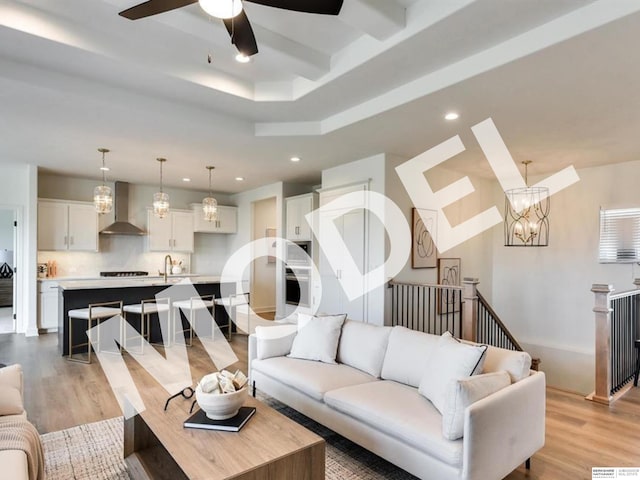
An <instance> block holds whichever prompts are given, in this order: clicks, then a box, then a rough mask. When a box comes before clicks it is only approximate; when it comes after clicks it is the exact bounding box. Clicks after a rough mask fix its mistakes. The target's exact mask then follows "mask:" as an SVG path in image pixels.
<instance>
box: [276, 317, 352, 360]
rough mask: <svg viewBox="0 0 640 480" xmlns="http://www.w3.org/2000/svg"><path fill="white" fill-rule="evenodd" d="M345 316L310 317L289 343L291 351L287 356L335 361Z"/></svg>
mask: <svg viewBox="0 0 640 480" xmlns="http://www.w3.org/2000/svg"><path fill="white" fill-rule="evenodd" d="M346 317H347V315H346V314H344V315H330V316H326V317H312V318H311V319H309V321H308V322H306V323H305V324H304V326H303V327H302V328H300V329H299V330H298V334H297V335H296V337H295V338H294V339H293V344H292V345H291V353H290V354H289V355H287V356H288V357H291V358H301V359H304V360H315V361H319V362H324V363H336V354H337V353H338V341H339V340H340V332H341V331H342V324H343V323H344V320H345V318H346ZM298 325H300V324H299V323H298Z"/></svg>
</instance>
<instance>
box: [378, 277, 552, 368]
mask: <svg viewBox="0 0 640 480" xmlns="http://www.w3.org/2000/svg"><path fill="white" fill-rule="evenodd" d="M478 283H479V281H478V279H477V278H465V279H464V280H463V282H462V286H452V285H435V284H420V283H405V282H397V281H393V280H392V281H391V282H389V288H391V289H392V296H391V323H392V325H394V326H395V325H401V326H404V327H407V328H410V329H412V330H418V331H421V332H425V333H431V334H435V335H441V334H442V333H444V332H445V331H447V330H448V331H450V332H451V333H452V334H453V336H455V337H456V338H462V339H464V340H469V341H472V342H478V343H484V344H487V345H492V346H495V347H500V348H506V349H509V350H517V351H522V347H521V346H520V344H519V343H518V342H517V341H516V339H515V338H514V337H513V335H512V334H511V332H509V329H508V328H507V327H506V326H505V325H504V323H502V321H501V320H500V318H499V317H498V315H497V314H496V312H495V311H494V310H493V308H491V306H490V305H489V303H488V302H487V301H486V299H485V298H484V297H483V296H482V294H481V293H480V292H479V291H478V288H477V286H478ZM539 363H540V360H539V359H533V360H532V365H531V368H533V369H534V370H537V369H538V365H539Z"/></svg>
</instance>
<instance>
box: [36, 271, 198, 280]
mask: <svg viewBox="0 0 640 480" xmlns="http://www.w3.org/2000/svg"><path fill="white" fill-rule="evenodd" d="M202 276H210V275H204V274H201V273H181V274H179V275H171V274H167V277H168V278H186V277H202ZM145 278H155V279H158V278H163V277H162V275H143V276H140V277H100V276H96V275H69V276H60V277H44V278H38V281H39V282H67V281H70V280H82V281H86V280H104V281H112V280H131V279H145Z"/></svg>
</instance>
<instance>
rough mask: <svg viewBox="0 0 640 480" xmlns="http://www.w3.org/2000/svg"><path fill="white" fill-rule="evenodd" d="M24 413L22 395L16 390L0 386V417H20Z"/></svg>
mask: <svg viewBox="0 0 640 480" xmlns="http://www.w3.org/2000/svg"><path fill="white" fill-rule="evenodd" d="M22 412H24V407H23V405H22V395H21V394H20V391H19V390H18V389H17V388H14V387H9V386H0V416H4V415H20V414H21V413H22Z"/></svg>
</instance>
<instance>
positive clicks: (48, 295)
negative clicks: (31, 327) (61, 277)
mask: <svg viewBox="0 0 640 480" xmlns="http://www.w3.org/2000/svg"><path fill="white" fill-rule="evenodd" d="M58 299H59V292H58V282H56V281H46V280H44V281H39V282H38V329H41V330H47V331H49V332H50V331H53V330H57V329H58V316H59V314H60V312H59V306H60V304H59V301H58Z"/></svg>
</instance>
